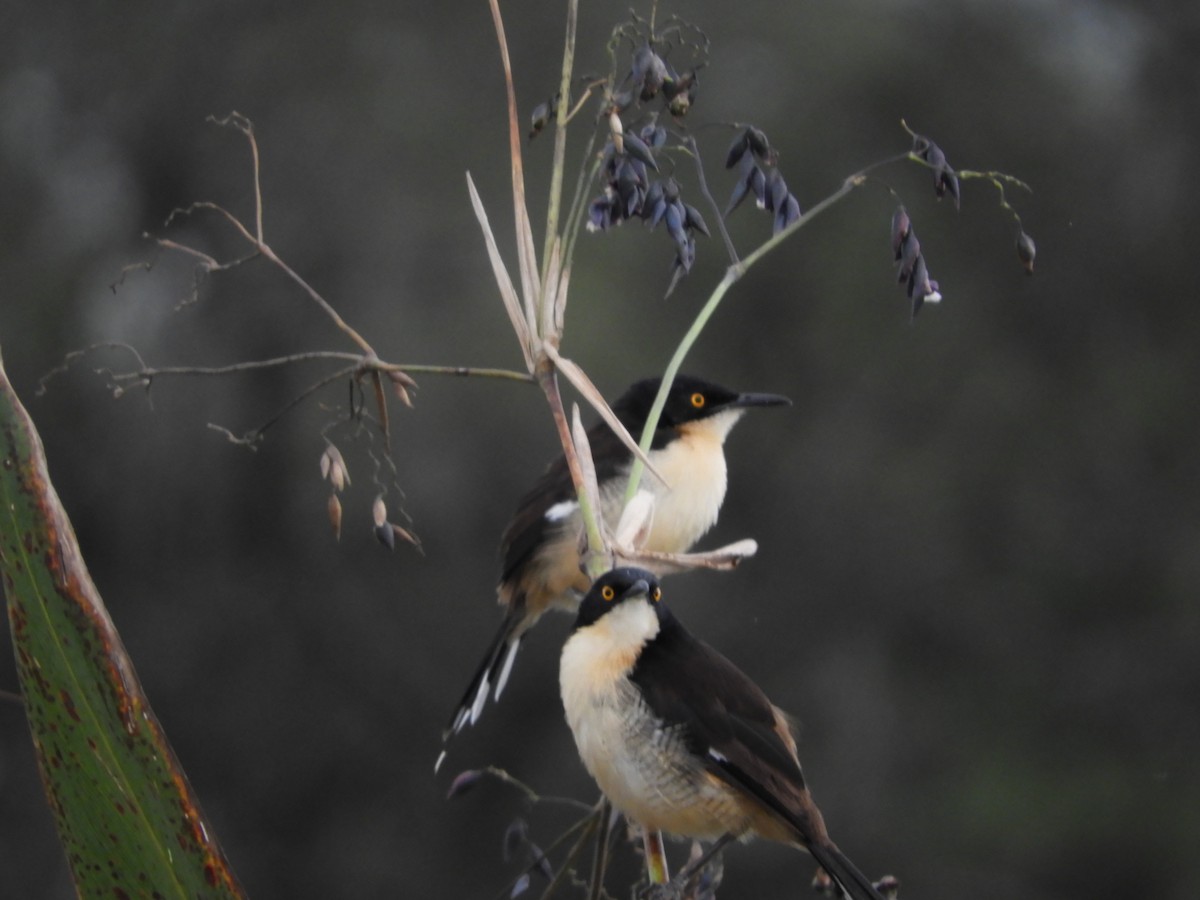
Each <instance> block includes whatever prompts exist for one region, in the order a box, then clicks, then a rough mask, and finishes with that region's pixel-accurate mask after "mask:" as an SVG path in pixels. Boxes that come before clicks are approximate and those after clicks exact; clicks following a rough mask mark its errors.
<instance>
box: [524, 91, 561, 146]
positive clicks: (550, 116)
mask: <svg viewBox="0 0 1200 900" xmlns="http://www.w3.org/2000/svg"><path fill="white" fill-rule="evenodd" d="M557 107H558V100H557V99H555V100H546V101H544V102H542V103H539V104H538V105H537V106H535V107H534V108H533V113H532V114H530V116H529V140H531V141H532V140H533V139H534V138H535V137H537V136H538V135H539V134H541V133H542V131H543V130H544V129H545V127H546V126H547V125H549V124H550V123H551V122H553V121H554V117H555V115H557V113H558V109H557Z"/></svg>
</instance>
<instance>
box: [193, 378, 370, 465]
mask: <svg viewBox="0 0 1200 900" xmlns="http://www.w3.org/2000/svg"><path fill="white" fill-rule="evenodd" d="M357 371H358V366H357V365H355V366H350V367H349V368H345V369H339V370H338V371H336V372H334V373H332V374H331V375H326V376H325V377H324V378H321V379H320V380H318V381H316V382H314V383H313V384H311V385H309V386H308V387H307V388H305V389H304V390H303V391H301V392H300V393H299V394H297V395H296V396H295V397H293V398H292V399H291V400H289V401H288V402H287V403H285V404H284V405H283V406H281V407H280V408H279V409H278V410H276V411H275V413H274V414H273V415H272V416H271V417H270V418H269V419H267V420H266V421H265V422H263V423H262V424H261V425H259V426H258V427H257V428H251V429H250V430H249V431H247V432H245V433H244V434H243V435H242V436H241V437H238V436H237V435H235V434H234V433H233V432H232V431H230V430H229V429H228V428H226V427H224V426H223V425H216V424H214V423H212V422H209V423H208V427H209V428H211V429H212V430H213V431H218V432H220V433H221V434H223V435H225V436H226V437H227V438H229V440H230V441H232V442H233V443H235V444H240V445H243V446H246V447H251V448H253V447H254V445H255V444H257V443H258V442H259V441H260V440H262V436H263V434H264V433H265V432H266V431H267V429H268V428H270V427H271V426H272V425H274V424H275V423H276V422H278V421H279V420H280V419H282V418H283V417H284V416H285V415H287V414H288V413H289V412H291V411H292V410H293V409H294V408H295V407H296V406H298V405H299V404H300V403H302V402H303V401H305V400H307V399H308V398H309V397H311V396H312V395H313V394H315V393H316V392H317V391H319V390H320V389H321V388H323V387H325V386H326V385H328V384H331V383H333V382H334V381H337V380H338V379H340V378H347V377H349V376H350V375H353V374H354V373H355V372H357Z"/></svg>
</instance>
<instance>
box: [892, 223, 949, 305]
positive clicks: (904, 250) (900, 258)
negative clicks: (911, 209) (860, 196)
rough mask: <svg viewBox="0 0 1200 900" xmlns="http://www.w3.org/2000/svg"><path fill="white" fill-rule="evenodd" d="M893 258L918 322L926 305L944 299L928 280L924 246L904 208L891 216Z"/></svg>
mask: <svg viewBox="0 0 1200 900" xmlns="http://www.w3.org/2000/svg"><path fill="white" fill-rule="evenodd" d="M892 256H893V258H894V259H895V260H896V267H897V280H898V281H899V282H900V283H901V284H902V285H904V289H905V293H906V295H907V296H908V299H909V300H911V301H912V317H913V318H914V319H915V318H916V317H917V313H919V312H920V311H921V307H922V306H923V305H924V304H926V303H937V302H939V301H940V300H941V299H942V295H941V293H940V292H939V291H938V283H937V282H936V281H934V280H933V279H931V278H930V277H929V268H928V266H926V265H925V255H924V254H923V253H922V252H921V242H920V241H919V240H917V234H916V232H915V231H913V227H912V222H911V221H910V220H909V218H908V212H907V211H906V210H905V209H904V207H903V206H898V207H896V212H895V213H893V214H892Z"/></svg>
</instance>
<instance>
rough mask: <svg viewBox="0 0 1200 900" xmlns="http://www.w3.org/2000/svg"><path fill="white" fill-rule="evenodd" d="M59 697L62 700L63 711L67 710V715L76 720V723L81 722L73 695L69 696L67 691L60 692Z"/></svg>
mask: <svg viewBox="0 0 1200 900" xmlns="http://www.w3.org/2000/svg"><path fill="white" fill-rule="evenodd" d="M58 696H59V699H60V700H62V704H63V709H65V710H66V711H67V715H68V716H70V717H71V718H72V719H74V720H75V721H76V722H78V721H79V713H77V712H76V711H75V701H74V700H73V699H72V698H71V695H70V694H68V693H67V692H66V691H65V690H60V691H59V692H58Z"/></svg>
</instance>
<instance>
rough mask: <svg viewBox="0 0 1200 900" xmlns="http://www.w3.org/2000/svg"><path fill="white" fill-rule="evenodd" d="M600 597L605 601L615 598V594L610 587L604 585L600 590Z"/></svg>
mask: <svg viewBox="0 0 1200 900" xmlns="http://www.w3.org/2000/svg"><path fill="white" fill-rule="evenodd" d="M600 596H601V597H603V598H604V599H605V600H611V599H612V598H613V597H615V596H617V592H616V591H614V590H613V589H612V587H611V586H610V585H607V584H606V585H605V586H604V587H602V588H600Z"/></svg>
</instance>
